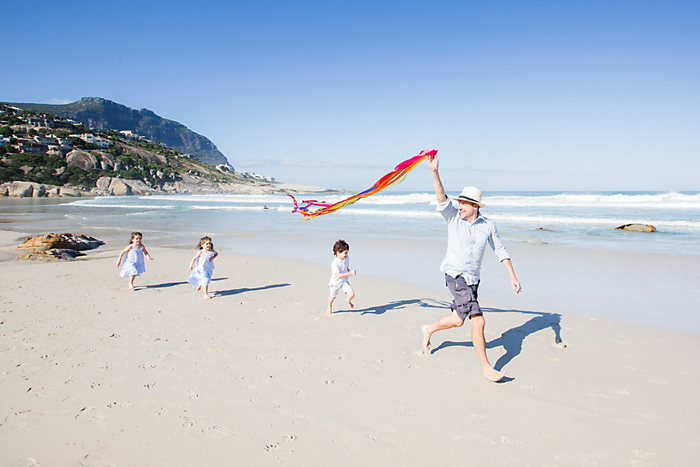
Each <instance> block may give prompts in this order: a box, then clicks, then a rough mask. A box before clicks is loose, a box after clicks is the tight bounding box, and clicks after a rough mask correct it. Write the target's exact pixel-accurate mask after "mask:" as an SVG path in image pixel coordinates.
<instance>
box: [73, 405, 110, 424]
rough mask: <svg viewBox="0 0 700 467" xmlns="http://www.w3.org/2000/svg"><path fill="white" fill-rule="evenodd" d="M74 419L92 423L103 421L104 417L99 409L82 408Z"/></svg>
mask: <svg viewBox="0 0 700 467" xmlns="http://www.w3.org/2000/svg"><path fill="white" fill-rule="evenodd" d="M75 418H77V419H79V420H88V421H90V422H94V421H96V420H103V419H104V418H105V417H104V415H102V411H101V410H100V408H99V407H83V408H82V409H80V412H78V415H76V416H75Z"/></svg>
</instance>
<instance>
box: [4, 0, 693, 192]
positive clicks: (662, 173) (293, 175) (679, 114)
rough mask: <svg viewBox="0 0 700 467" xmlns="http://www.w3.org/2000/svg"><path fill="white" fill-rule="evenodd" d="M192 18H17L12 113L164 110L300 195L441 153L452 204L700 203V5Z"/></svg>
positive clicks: (83, 7)
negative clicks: (571, 194)
mask: <svg viewBox="0 0 700 467" xmlns="http://www.w3.org/2000/svg"><path fill="white" fill-rule="evenodd" d="M194 3H195V2H184V1H157V2H156V1H142V2H131V1H121V2H80V1H71V2H55V1H34V2H30V3H27V2H6V4H5V5H3V7H2V13H3V17H4V18H7V19H10V21H9V22H8V21H6V22H5V34H4V37H5V38H6V42H5V47H4V48H3V54H2V62H3V66H2V69H3V71H2V73H0V100H2V101H13V102H43V103H63V102H73V101H76V100H78V99H80V98H81V97H85V96H99V97H103V98H106V99H110V100H113V101H116V102H119V103H121V104H124V105H127V106H129V107H133V108H137V109H140V108H147V109H150V110H152V111H154V112H155V113H157V114H158V115H160V116H162V117H165V118H169V119H172V120H176V121H179V122H181V123H183V124H184V125H186V126H187V127H189V128H191V129H192V130H194V131H196V132H198V133H201V134H203V135H205V136H207V137H208V138H209V139H211V140H212V141H213V142H214V143H215V144H216V145H217V146H218V148H219V149H220V150H221V151H222V152H223V153H224V154H225V155H226V156H227V157H228V159H229V160H230V162H231V163H232V165H233V166H234V167H236V169H238V170H247V171H253V172H257V173H262V174H266V175H270V176H273V177H275V178H276V179H277V180H280V181H285V182H294V183H305V184H314V185H322V186H330V187H334V188H346V189H349V190H359V189H363V188H366V187H368V186H370V185H371V184H372V183H373V182H374V181H375V180H377V179H378V178H380V177H381V176H382V175H384V174H385V173H386V172H388V171H389V170H391V169H392V168H393V167H394V165H396V164H397V163H398V162H401V161H402V160H404V159H406V158H408V157H411V156H413V155H415V154H417V153H418V152H420V151H421V150H422V149H426V148H431V147H432V148H436V149H438V150H439V154H438V155H439V156H440V160H441V171H442V175H443V181H444V183H445V186H446V188H447V189H448V191H459V190H460V189H461V187H462V186H464V185H476V186H479V187H481V188H482V189H483V190H484V191H495V190H533V191H540V190H578V191H590V190H659V191H674V190H686V191H690V190H694V191H697V190H700V183H699V182H698V180H700V176H699V175H698V174H700V28H699V27H698V24H700V2H697V1H687V2H686V1H673V0H671V1H667V2H651V1H643V0H639V1H614V0H613V1H564V0H562V1H486V0H484V1H479V2H475V1H452V2H448V1H439V0H438V1H424V2H423V1H421V2H419V1H377V0H375V1H333V0H326V1H318V2H316V1H297V2H294V1H266V0H257V1H227V2H197V3H198V4H194ZM8 38H12V42H10V43H8V42H7V41H8ZM398 189H401V190H426V191H428V190H430V189H431V183H430V177H429V174H428V171H427V168H426V167H422V166H419V167H418V168H417V169H416V170H415V171H414V172H412V173H411V174H410V175H409V177H408V179H407V180H406V181H405V182H404V183H403V184H402V185H399V186H398Z"/></svg>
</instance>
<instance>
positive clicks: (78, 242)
mask: <svg viewBox="0 0 700 467" xmlns="http://www.w3.org/2000/svg"><path fill="white" fill-rule="evenodd" d="M100 245H104V242H102V241H100V240H97V239H96V238H93V237H88V236H87V235H83V234H77V235H73V234H71V233H62V234H53V233H49V234H46V235H37V236H35V237H31V238H28V239H27V240H25V241H24V242H23V243H21V244H20V245H17V249H18V250H20V254H19V256H18V257H17V259H18V260H72V259H74V258H75V257H76V256H83V255H84V253H81V251H84V250H92V249H94V248H97V247H99V246H100Z"/></svg>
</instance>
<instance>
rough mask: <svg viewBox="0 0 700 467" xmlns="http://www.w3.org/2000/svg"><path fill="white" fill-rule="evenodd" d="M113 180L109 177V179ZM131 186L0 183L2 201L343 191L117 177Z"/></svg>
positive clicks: (278, 184) (277, 184)
mask: <svg viewBox="0 0 700 467" xmlns="http://www.w3.org/2000/svg"><path fill="white" fill-rule="evenodd" d="M106 178H110V177H106ZM114 180H117V181H119V182H121V183H122V185H125V186H126V185H128V189H125V190H126V191H125V192H124V193H121V194H120V195H117V194H116V193H114V192H107V191H104V190H100V189H98V188H97V187H94V188H91V189H85V188H80V187H75V186H68V185H64V186H57V185H47V184H42V183H37V182H26V181H17V180H16V181H8V182H3V183H0V199H2V198H9V199H12V198H20V199H26V198H59V199H60V198H67V199H72V198H94V197H98V196H167V195H208V194H212V195H214V194H247V195H262V194H285V193H294V194H301V193H314V194H326V193H329V194H330V193H333V194H335V193H342V192H343V190H336V189H332V188H325V187H320V186H313V185H301V184H298V183H282V182H260V181H251V182H250V183H217V184H215V185H214V184H212V183H209V184H203V183H201V182H196V181H194V180H190V181H189V182H187V181H184V182H176V183H175V184H174V185H173V187H172V188H170V189H167V190H165V189H155V188H151V187H149V186H147V185H145V184H144V183H143V182H141V181H140V180H129V179H122V178H114Z"/></svg>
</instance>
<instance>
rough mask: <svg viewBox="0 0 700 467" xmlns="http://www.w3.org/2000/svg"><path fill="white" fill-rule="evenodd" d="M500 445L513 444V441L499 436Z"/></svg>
mask: <svg viewBox="0 0 700 467" xmlns="http://www.w3.org/2000/svg"><path fill="white" fill-rule="evenodd" d="M501 443H503V444H513V441H511V440H510V438H508V437H507V436H501Z"/></svg>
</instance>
